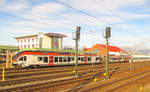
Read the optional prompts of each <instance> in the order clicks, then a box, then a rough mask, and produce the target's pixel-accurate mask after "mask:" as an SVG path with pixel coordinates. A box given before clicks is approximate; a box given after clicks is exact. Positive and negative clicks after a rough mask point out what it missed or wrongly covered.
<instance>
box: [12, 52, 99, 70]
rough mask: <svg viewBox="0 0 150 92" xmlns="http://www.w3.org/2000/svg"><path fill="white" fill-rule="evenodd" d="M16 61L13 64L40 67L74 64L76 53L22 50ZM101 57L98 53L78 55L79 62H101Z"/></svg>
mask: <svg viewBox="0 0 150 92" xmlns="http://www.w3.org/2000/svg"><path fill="white" fill-rule="evenodd" d="M15 58H16V62H13V66H21V67H40V66H57V65H74V64H75V54H70V53H69V52H52V51H22V52H19V53H17V54H16V56H15ZM101 60H102V59H101V57H100V56H98V55H88V54H86V55H78V64H91V63H100V62H101Z"/></svg>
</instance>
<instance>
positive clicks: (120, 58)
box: [110, 55, 131, 63]
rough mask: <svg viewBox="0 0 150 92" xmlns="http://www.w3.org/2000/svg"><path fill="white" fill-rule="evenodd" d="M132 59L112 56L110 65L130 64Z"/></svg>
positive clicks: (126, 56)
mask: <svg viewBox="0 0 150 92" xmlns="http://www.w3.org/2000/svg"><path fill="white" fill-rule="evenodd" d="M130 59H131V55H111V56H110V63H118V62H120V63H128V62H129V61H130Z"/></svg>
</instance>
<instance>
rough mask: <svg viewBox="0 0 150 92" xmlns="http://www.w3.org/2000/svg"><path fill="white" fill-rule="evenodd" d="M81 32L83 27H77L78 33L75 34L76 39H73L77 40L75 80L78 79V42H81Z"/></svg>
mask: <svg viewBox="0 0 150 92" xmlns="http://www.w3.org/2000/svg"><path fill="white" fill-rule="evenodd" d="M80 30H81V27H80V26H77V27H76V32H75V38H73V40H75V60H76V62H75V78H76V77H78V46H79V44H78V42H79V40H80Z"/></svg>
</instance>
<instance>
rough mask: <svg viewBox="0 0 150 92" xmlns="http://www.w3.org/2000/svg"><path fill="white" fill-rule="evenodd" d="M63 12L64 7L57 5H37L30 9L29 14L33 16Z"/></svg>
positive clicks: (52, 3)
mask: <svg viewBox="0 0 150 92" xmlns="http://www.w3.org/2000/svg"><path fill="white" fill-rule="evenodd" d="M64 10H65V7H64V6H63V5H61V4H59V3H54V2H51V3H44V4H39V5H37V6H35V7H33V8H32V10H31V12H32V13H33V14H35V13H36V14H51V13H60V12H62V11H64Z"/></svg>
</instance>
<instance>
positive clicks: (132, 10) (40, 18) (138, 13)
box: [0, 0, 150, 48]
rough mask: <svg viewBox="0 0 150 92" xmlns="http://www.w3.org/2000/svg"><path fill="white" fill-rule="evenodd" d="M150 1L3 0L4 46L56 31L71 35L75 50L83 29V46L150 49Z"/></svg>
mask: <svg viewBox="0 0 150 92" xmlns="http://www.w3.org/2000/svg"><path fill="white" fill-rule="evenodd" d="M149 20H150V0H0V45H15V44H16V41H15V39H14V38H15V37H18V36H24V35H31V34H38V33H39V32H45V33H49V32H53V33H61V34H65V35H67V37H65V38H64V40H63V41H64V42H63V46H68V47H73V46H74V43H75V42H74V40H73V39H72V38H73V37H72V36H73V33H74V32H75V30H76V27H77V26H81V39H80V42H79V46H80V47H91V46H92V45H93V44H105V38H104V37H103V33H104V30H105V29H106V27H111V37H110V38H109V43H110V45H114V46H120V47H136V48H150V26H149V25H150V21H149Z"/></svg>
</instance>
